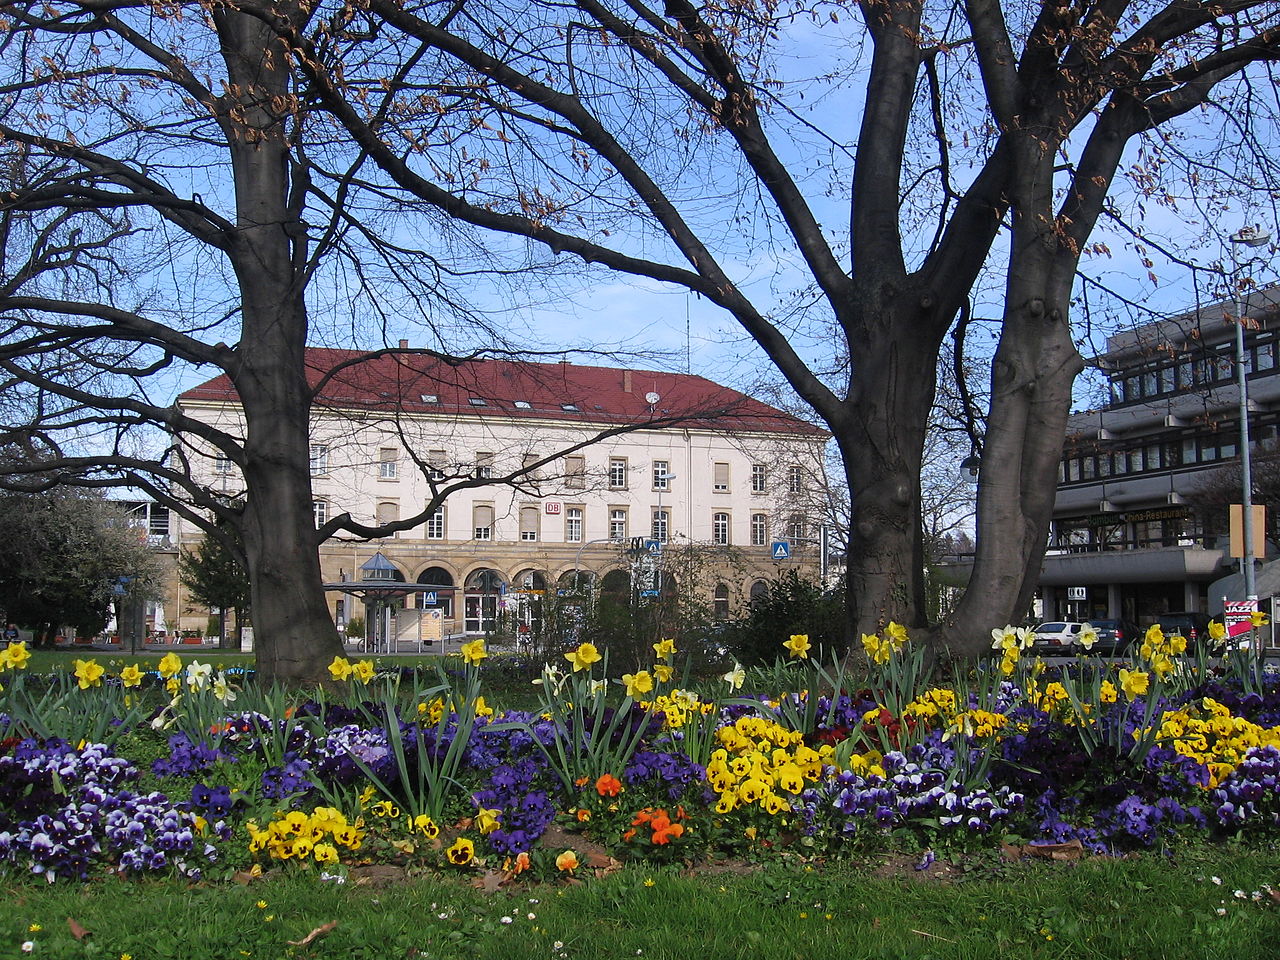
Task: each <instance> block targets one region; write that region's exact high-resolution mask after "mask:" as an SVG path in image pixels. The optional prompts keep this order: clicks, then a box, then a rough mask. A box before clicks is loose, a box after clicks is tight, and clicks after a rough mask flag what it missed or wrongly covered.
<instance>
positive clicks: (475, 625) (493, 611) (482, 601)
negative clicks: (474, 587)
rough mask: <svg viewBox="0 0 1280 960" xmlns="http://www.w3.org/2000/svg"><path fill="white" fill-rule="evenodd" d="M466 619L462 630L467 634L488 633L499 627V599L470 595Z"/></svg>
mask: <svg viewBox="0 0 1280 960" xmlns="http://www.w3.org/2000/svg"><path fill="white" fill-rule="evenodd" d="M465 602H466V619H465V621H464V622H463V625H462V629H463V630H464V631H466V632H467V633H488V632H489V631H490V630H493V629H494V628H495V627H497V625H498V598H497V597H495V596H493V595H492V594H469V595H468V596H467V597H466V601H465Z"/></svg>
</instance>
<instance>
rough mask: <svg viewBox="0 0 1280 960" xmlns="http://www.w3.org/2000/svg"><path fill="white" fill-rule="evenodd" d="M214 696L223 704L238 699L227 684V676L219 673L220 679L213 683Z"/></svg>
mask: <svg viewBox="0 0 1280 960" xmlns="http://www.w3.org/2000/svg"><path fill="white" fill-rule="evenodd" d="M213 695H214V696H215V697H217V698H218V700H219V701H221V702H222V703H230V702H231V701H232V700H234V699H235V698H236V692H235V690H234V689H233V688H232V686H231V684H230V683H228V682H227V675H226V674H225V673H222V672H221V671H219V673H218V679H217V680H215V681H213Z"/></svg>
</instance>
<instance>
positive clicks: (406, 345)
mask: <svg viewBox="0 0 1280 960" xmlns="http://www.w3.org/2000/svg"><path fill="white" fill-rule="evenodd" d="M400 349H401V350H408V349H409V341H408V340H401V341H400Z"/></svg>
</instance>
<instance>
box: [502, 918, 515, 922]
mask: <svg viewBox="0 0 1280 960" xmlns="http://www.w3.org/2000/svg"><path fill="white" fill-rule="evenodd" d="M500 922H501V923H513V922H514V918H513V917H503V918H502V920H501V921H500Z"/></svg>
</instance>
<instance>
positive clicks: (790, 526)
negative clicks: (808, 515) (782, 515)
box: [787, 517, 805, 544]
mask: <svg viewBox="0 0 1280 960" xmlns="http://www.w3.org/2000/svg"><path fill="white" fill-rule="evenodd" d="M787 538H788V539H789V540H790V541H791V542H792V543H793V544H795V543H799V542H800V541H801V540H804V539H805V523H804V519H803V518H799V517H792V518H791V519H790V520H789V521H788V522H787Z"/></svg>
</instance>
